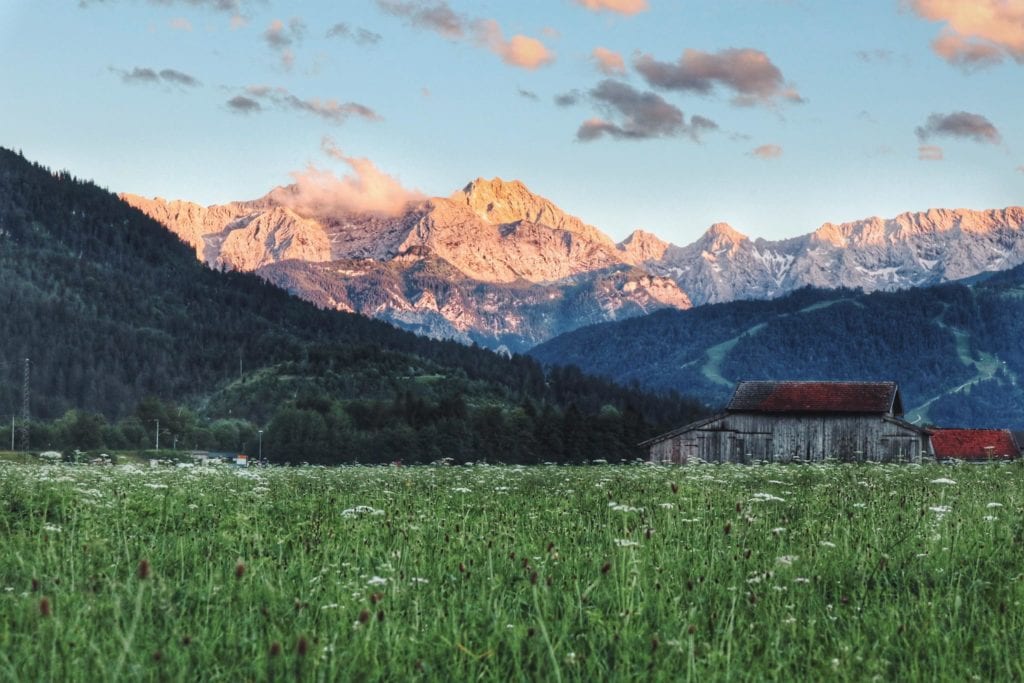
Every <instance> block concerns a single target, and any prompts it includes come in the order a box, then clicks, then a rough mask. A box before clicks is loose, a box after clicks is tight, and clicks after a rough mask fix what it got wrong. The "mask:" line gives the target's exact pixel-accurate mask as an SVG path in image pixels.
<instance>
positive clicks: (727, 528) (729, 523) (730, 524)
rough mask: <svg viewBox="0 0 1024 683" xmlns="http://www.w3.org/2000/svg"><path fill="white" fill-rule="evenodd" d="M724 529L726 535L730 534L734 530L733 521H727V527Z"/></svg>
mask: <svg viewBox="0 0 1024 683" xmlns="http://www.w3.org/2000/svg"><path fill="white" fill-rule="evenodd" d="M723 531H725V535H726V536H728V535H729V532H731V531H732V523H731V522H726V524H725V529H723Z"/></svg>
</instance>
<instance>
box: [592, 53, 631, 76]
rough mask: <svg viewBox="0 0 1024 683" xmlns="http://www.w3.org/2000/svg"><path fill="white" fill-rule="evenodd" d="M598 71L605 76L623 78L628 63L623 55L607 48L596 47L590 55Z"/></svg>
mask: <svg viewBox="0 0 1024 683" xmlns="http://www.w3.org/2000/svg"><path fill="white" fill-rule="evenodd" d="M590 56H591V57H592V58H593V60H594V63H595V64H596V65H597V70H598V71H600V72H601V73H603V74H604V75H605V76H621V75H623V74H625V73H626V62H625V60H623V59H622V55H620V54H619V53H618V52H615V51H614V50H609V49H608V48H606V47H595V48H594V51H593V52H591V53H590Z"/></svg>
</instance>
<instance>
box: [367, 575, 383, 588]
mask: <svg viewBox="0 0 1024 683" xmlns="http://www.w3.org/2000/svg"><path fill="white" fill-rule="evenodd" d="M387 582H388V580H387V579H385V578H384V577H383V576H376V575H374V576H372V577H370V580H369V581H367V582H366V585H367V586H383V585H386V584H387Z"/></svg>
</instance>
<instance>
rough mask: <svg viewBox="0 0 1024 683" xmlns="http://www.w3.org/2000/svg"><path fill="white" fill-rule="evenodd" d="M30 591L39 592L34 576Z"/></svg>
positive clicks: (37, 580)
mask: <svg viewBox="0 0 1024 683" xmlns="http://www.w3.org/2000/svg"><path fill="white" fill-rule="evenodd" d="M32 592H33V593H38V592H39V579H35V578H34V579H32Z"/></svg>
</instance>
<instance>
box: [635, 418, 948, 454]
mask: <svg viewBox="0 0 1024 683" xmlns="http://www.w3.org/2000/svg"><path fill="white" fill-rule="evenodd" d="M922 454H924V455H925V456H927V455H928V437H927V436H926V435H924V434H921V433H919V432H916V431H914V430H912V429H908V428H907V427H904V426H902V425H899V424H896V423H893V422H890V421H888V420H884V419H882V417H881V416H879V415H843V416H836V415H821V416H816V415H771V414H763V413H732V414H729V415H724V416H722V417H721V418H719V419H717V420H714V421H712V422H709V423H706V424H703V425H701V426H700V427H697V428H695V429H693V430H690V431H687V432H683V433H681V434H677V435H675V436H673V437H671V438H668V439H665V440H664V441H660V442H657V443H654V444H652V445H651V447H650V458H651V460H652V461H654V462H666V463H676V464H681V465H685V464H687V463H695V462H698V461H703V462H733V463H747V464H751V463H756V462H759V461H767V462H808V461H810V462H813V461H820V460H824V459H826V458H834V459H837V460H841V461H846V462H858V461H873V462H920V461H921V457H922Z"/></svg>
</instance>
